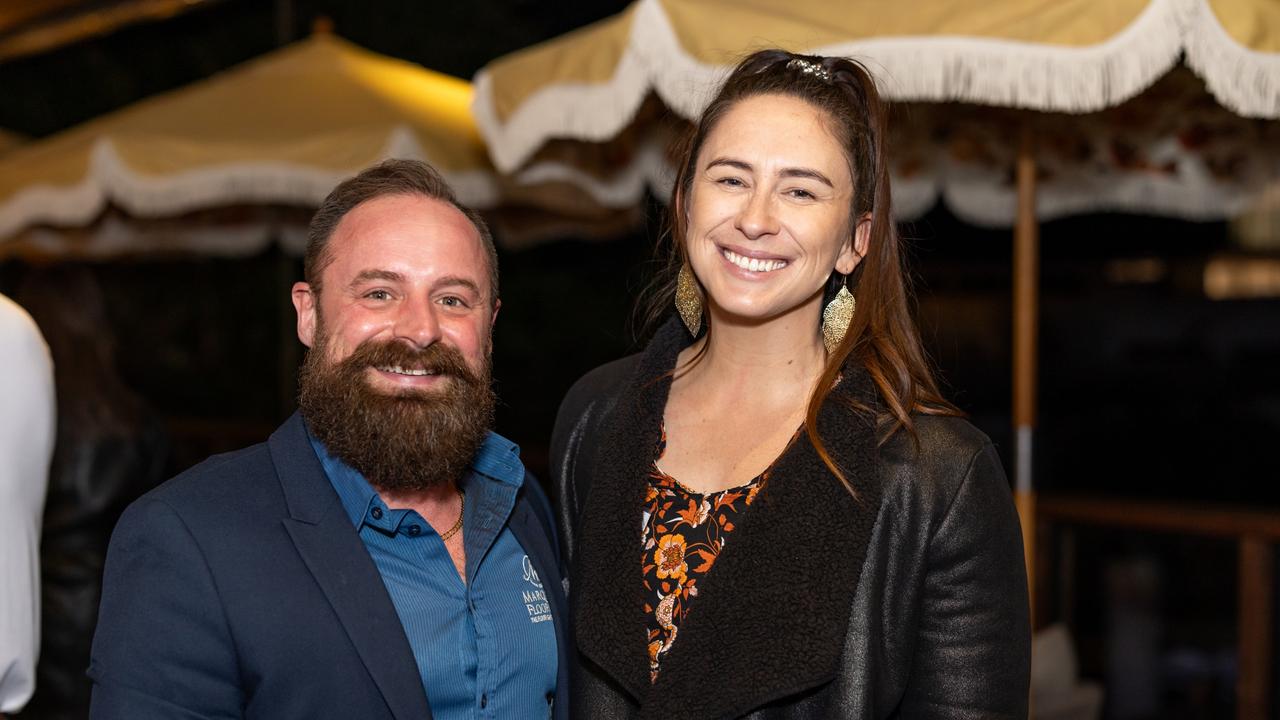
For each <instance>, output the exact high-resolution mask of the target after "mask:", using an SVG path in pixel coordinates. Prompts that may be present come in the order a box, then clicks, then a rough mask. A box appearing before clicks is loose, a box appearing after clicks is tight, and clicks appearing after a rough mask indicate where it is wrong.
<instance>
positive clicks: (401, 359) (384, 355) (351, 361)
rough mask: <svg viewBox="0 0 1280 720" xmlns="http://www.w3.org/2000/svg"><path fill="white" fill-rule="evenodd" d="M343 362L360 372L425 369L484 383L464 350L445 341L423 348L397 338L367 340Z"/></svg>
mask: <svg viewBox="0 0 1280 720" xmlns="http://www.w3.org/2000/svg"><path fill="white" fill-rule="evenodd" d="M339 365H341V366H343V369H344V370H350V371H357V372H358V371H363V370H365V369H366V368H375V369H379V370H391V371H393V372H403V371H409V372H417V371H421V372H425V373H427V374H431V375H441V376H446V377H448V376H452V377H455V378H457V379H458V380H460V381H462V382H465V383H468V384H471V385H476V384H479V382H480V378H479V377H477V375H476V372H475V371H474V370H472V369H471V366H469V365H467V361H466V360H465V359H464V358H463V357H462V353H461V352H459V351H458V349H457V348H455V347H453V346H451V345H446V344H444V343H441V342H435V343H432V344H430V345H428V346H426V347H422V348H420V347H415V346H413V345H409V344H407V343H405V342H402V341H397V340H365V341H364V342H362V343H360V344H359V345H358V346H357V347H356V349H355V351H354V352H352V353H351V355H349V356H347V357H346V358H344V359H343V360H342V361H340V363H339Z"/></svg>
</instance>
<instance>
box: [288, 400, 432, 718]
mask: <svg viewBox="0 0 1280 720" xmlns="http://www.w3.org/2000/svg"><path fill="white" fill-rule="evenodd" d="M268 446H269V448H270V450H271V458H272V461H273V462H274V463H275V467H276V474H277V476H278V477H279V478H280V485H281V486H282V488H283V489H284V495H285V501H286V503H287V504H288V507H289V515H290V517H288V518H286V519H285V520H284V521H283V522H284V526H285V529H286V530H287V531H288V532H289V536H290V537H291V538H292V539H293V543H294V545H295V546H296V547H297V549H298V554H299V555H301V556H302V559H303V562H305V563H306V565H307V568H308V569H309V570H310V571H311V574H312V575H313V576H315V579H316V582H317V583H318V584H319V585H320V589H321V590H322V591H323V592H324V594H325V596H326V597H327V598H328V600H329V604H330V605H331V606H332V607H333V610H334V612H335V613H336V614H337V616H338V620H339V621H340V622H341V623H342V626H343V628H344V629H345V630H346V632H347V636H348V637H349V638H350V639H351V643H352V644H353V645H354V646H355V648H356V652H357V653H359V655H360V659H361V660H362V661H363V662H364V665H365V667H366V668H367V669H368V671H369V675H370V676H371V677H372V678H373V681H374V683H375V684H376V685H377V686H378V689H379V690H380V691H381V692H382V696H383V698H384V699H385V700H386V702H387V706H388V707H389V708H391V712H392V714H393V715H394V716H395V717H396V718H397V719H398V720H420V719H421V718H430V717H431V709H430V707H429V706H428V704H427V696H426V692H425V691H424V690H423V688H422V679H421V677H420V676H419V675H418V665H417V662H416V661H415V660H414V657H413V651H412V649H411V648H410V647H409V640H408V638H406V637H405V634H404V628H403V626H402V625H401V624H400V618H399V616H398V615H397V614H396V610H395V606H394V605H393V604H392V603H391V597H390V596H389V595H388V594H387V591H386V586H385V585H383V582H382V576H381V575H379V574H378V568H377V566H375V565H374V564H373V559H372V558H370V557H369V553H368V551H367V550H366V549H365V547H364V544H363V543H362V542H361V541H360V536H359V535H357V534H356V532H355V530H354V528H353V527H352V525H351V520H350V518H348V517H347V515H346V513H344V512H343V511H342V503H341V501H340V500H339V499H338V496H337V493H335V492H334V491H333V487H332V486H331V485H330V484H329V482H328V480H327V479H326V478H325V475H324V469H323V468H322V467H321V466H320V461H319V460H318V459H317V458H316V456H315V452H314V451H313V450H312V448H311V443H310V441H309V440H308V439H307V434H306V430H305V429H304V428H303V424H302V418H301V416H299V415H297V414H295V415H294V416H293V417H292V418H290V419H289V420H288V421H287V422H286V423H285V424H284V425H283V426H281V428H280V429H279V430H277V431H276V432H275V434H273V435H272V436H271V439H270V441H269V442H268Z"/></svg>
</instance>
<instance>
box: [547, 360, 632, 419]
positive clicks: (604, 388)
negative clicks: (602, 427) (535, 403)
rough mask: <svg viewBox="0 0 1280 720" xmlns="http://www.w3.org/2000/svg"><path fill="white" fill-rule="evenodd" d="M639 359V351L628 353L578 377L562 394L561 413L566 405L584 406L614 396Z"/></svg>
mask: <svg viewBox="0 0 1280 720" xmlns="http://www.w3.org/2000/svg"><path fill="white" fill-rule="evenodd" d="M639 360H640V354H639V353H636V354H634V355H628V356H626V357H623V358H618V359H617V360H613V361H611V362H607V363H605V364H604V365H601V366H599V367H597V368H595V369H594V370H591V371H590V372H588V373H587V374H585V375H583V376H582V377H580V378H578V381H577V382H575V383H574V384H573V386H572V387H570V388H569V392H568V393H566V394H565V396H564V402H563V403H562V404H561V414H563V413H564V408H565V407H566V406H570V407H584V406H586V405H590V404H591V403H593V402H596V401H598V400H601V399H603V398H611V397H614V396H616V395H617V394H618V393H619V392H620V390H621V389H622V387H623V385H624V384H625V383H626V381H627V379H628V378H630V377H631V375H632V373H633V372H634V370H635V366H636V363H637V362H638V361H639Z"/></svg>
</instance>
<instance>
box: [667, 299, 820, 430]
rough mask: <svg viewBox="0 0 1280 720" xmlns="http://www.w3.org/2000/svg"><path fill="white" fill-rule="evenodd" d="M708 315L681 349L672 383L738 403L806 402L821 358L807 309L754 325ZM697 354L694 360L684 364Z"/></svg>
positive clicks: (713, 313)
mask: <svg viewBox="0 0 1280 720" xmlns="http://www.w3.org/2000/svg"><path fill="white" fill-rule="evenodd" d="M806 309H808V308H797V310H799V311H803V310H806ZM709 315H710V316H711V317H710V322H711V327H712V330H711V332H710V333H708V335H707V336H705V337H704V338H703V339H701V340H699V341H698V342H696V343H694V344H693V345H690V346H689V347H688V348H686V349H685V350H684V351H683V352H681V353H680V357H679V361H678V363H677V372H676V382H677V383H679V384H681V385H684V386H685V387H688V388H693V387H696V388H697V392H698V394H699V395H703V396H709V397H716V396H720V397H725V398H736V399H737V400H736V402H738V403H741V402H743V401H744V400H745V401H747V402H748V403H749V404H758V403H763V404H767V405H774V406H777V405H787V404H795V403H796V402H797V401H802V402H805V403H807V401H808V398H809V394H810V391H811V389H812V387H813V385H814V384H815V383H816V382H817V381H818V377H819V376H820V375H821V374H822V368H823V365H824V364H825V362H826V350H825V349H824V348H823V346H822V338H821V336H820V335H819V333H818V329H817V324H818V323H817V318H816V317H815V316H814V313H813V312H812V311H809V312H791V313H788V314H787V315H784V316H780V317H776V318H771V319H769V320H768V321H765V322H754V323H744V322H741V321H738V320H736V319H735V318H732V317H724V316H722V314H721V313H718V312H717V311H716V310H715V309H712V310H711V312H710V313H709ZM704 346H705V350H704ZM699 353H701V357H700V358H699V359H698V361H697V362H696V363H692V364H689V361H690V360H692V359H693V358H694V357H697V356H698V354H699ZM685 368H687V369H685Z"/></svg>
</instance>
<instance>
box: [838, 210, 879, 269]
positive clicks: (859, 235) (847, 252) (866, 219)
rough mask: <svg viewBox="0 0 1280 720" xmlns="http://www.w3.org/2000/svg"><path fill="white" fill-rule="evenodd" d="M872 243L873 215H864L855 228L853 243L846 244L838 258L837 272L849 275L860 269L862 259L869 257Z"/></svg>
mask: <svg viewBox="0 0 1280 720" xmlns="http://www.w3.org/2000/svg"><path fill="white" fill-rule="evenodd" d="M870 243H871V213H863V215H862V217H860V218H858V224H857V225H855V226H854V228H853V238H852V241H851V242H849V243H846V244H845V246H844V249H843V250H841V251H840V256H839V257H838V258H836V272H838V273H840V274H841V275H848V274H850V273H852V272H853V271H854V269H855V268H857V267H858V263H860V262H862V258H864V257H866V256H867V248H868V247H869V246H870Z"/></svg>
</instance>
